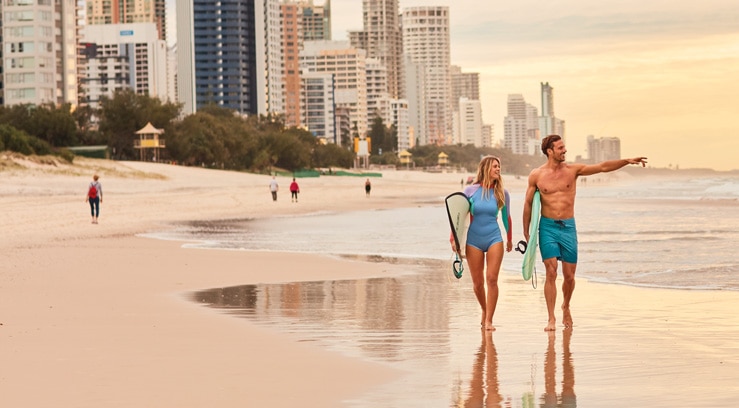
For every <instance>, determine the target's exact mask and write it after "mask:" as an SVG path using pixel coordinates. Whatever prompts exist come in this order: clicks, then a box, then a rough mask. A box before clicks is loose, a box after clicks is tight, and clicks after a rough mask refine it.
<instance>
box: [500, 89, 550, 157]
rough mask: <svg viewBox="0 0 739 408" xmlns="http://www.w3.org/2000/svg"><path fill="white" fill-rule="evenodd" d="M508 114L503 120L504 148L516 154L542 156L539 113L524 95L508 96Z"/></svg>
mask: <svg viewBox="0 0 739 408" xmlns="http://www.w3.org/2000/svg"><path fill="white" fill-rule="evenodd" d="M507 113H508V114H507V115H506V117H505V118H504V120H503V132H504V135H503V148H505V149H509V150H510V151H512V152H513V153H515V154H526V155H537V154H539V155H540V154H541V149H540V146H539V144H540V143H541V139H540V137H539V128H538V122H539V121H538V116H539V115H538V111H537V109H536V107H535V106H533V105H531V104H529V103H526V100H525V99H524V97H523V95H521V94H510V95H508V112H507Z"/></svg>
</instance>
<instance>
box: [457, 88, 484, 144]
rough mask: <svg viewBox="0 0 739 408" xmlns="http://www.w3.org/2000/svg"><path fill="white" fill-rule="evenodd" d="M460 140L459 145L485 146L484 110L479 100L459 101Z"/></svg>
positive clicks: (463, 99) (465, 99)
mask: <svg viewBox="0 0 739 408" xmlns="http://www.w3.org/2000/svg"><path fill="white" fill-rule="evenodd" d="M457 111H458V115H459V139H458V140H457V142H458V143H461V144H463V145H467V144H471V145H474V146H476V147H482V146H483V140H482V108H481V105H480V101H479V100H477V99H474V100H473V99H467V98H464V97H463V98H460V99H459V108H457Z"/></svg>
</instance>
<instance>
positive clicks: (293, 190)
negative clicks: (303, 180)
mask: <svg viewBox="0 0 739 408" xmlns="http://www.w3.org/2000/svg"><path fill="white" fill-rule="evenodd" d="M299 192H300V186H298V182H297V181H295V177H293V182H292V183H290V200H291V201H292V202H294V203H297V202H298V193H299Z"/></svg>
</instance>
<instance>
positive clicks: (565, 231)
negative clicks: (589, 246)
mask: <svg viewBox="0 0 739 408" xmlns="http://www.w3.org/2000/svg"><path fill="white" fill-rule="evenodd" d="M539 250H540V251H541V259H542V260H544V259H549V258H557V260H559V261H564V262H567V263H573V264H574V263H577V227H576V226H575V219H574V218H569V219H566V220H553V219H551V218H546V217H541V219H540V221H539Z"/></svg>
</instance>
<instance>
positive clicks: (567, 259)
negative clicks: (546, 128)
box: [523, 135, 647, 331]
mask: <svg viewBox="0 0 739 408" xmlns="http://www.w3.org/2000/svg"><path fill="white" fill-rule="evenodd" d="M541 151H542V152H543V153H544V154H545V155H546V156H547V162H546V163H544V164H543V165H542V166H541V167H538V168H536V169H534V170H532V171H531V174H529V180H528V187H527V188H526V195H525V198H524V206H523V234H524V237H525V238H526V241H527V242H528V240H529V238H530V237H529V224H531V206H532V203H533V200H534V193H535V192H536V190H539V194H540V197H541V220H540V221H539V250H540V251H541V259H542V260H543V261H544V266H545V267H546V280H545V282H544V298H545V299H546V303H547V312H548V315H549V321H548V322H547V326H546V328H544V330H546V331H552V330H555V328H556V319H555V317H554V304H555V302H556V300H557V286H556V280H557V266H558V264H557V262H558V261H562V277H563V278H564V281H563V282H562V295H563V296H564V299H563V302H562V320H563V323H564V325H565V327H572V314H571V313H570V299H571V298H572V292H573V291H574V290H575V268H576V267H577V229H576V227H575V190H576V187H577V178H578V177H580V176H590V175H593V174H598V173H605V172H610V171H614V170H618V169H620V168H622V167H624V166H626V165H627V164H641V165H642V167H644V166H646V163H647V158H646V157H635V158H633V159H621V160H609V161H605V162H602V163H598V164H589V165H588V164H580V163H570V164H568V163H566V162H565V154H566V153H567V149H566V148H565V144H564V141H562V138H561V137H560V136H558V135H549V136H547V137H545V138H544V140H542V141H541Z"/></svg>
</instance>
